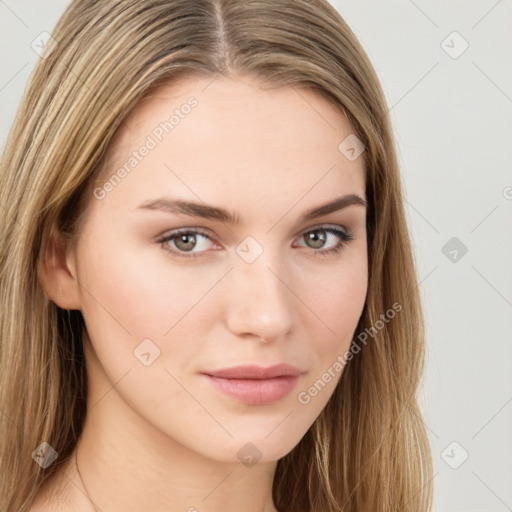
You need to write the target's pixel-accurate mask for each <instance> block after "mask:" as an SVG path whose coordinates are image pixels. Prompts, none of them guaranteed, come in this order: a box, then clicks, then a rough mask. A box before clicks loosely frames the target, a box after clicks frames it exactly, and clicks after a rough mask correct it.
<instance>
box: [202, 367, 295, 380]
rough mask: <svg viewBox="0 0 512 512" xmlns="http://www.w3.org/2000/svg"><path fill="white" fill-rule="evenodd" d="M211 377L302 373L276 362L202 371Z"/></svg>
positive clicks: (265, 377)
mask: <svg viewBox="0 0 512 512" xmlns="http://www.w3.org/2000/svg"><path fill="white" fill-rule="evenodd" d="M202 373H204V374H205V375H210V376H212V377H222V378H224V379H271V378H273V377H290V376H291V377H295V376H297V375H300V374H301V373H302V371H301V370H299V369H298V368H295V366H290V365H289V364H284V363H281V364H276V365H274V366H268V367H263V366H257V365H242V366H234V367H232V368H223V369H221V370H213V371H208V372H202Z"/></svg>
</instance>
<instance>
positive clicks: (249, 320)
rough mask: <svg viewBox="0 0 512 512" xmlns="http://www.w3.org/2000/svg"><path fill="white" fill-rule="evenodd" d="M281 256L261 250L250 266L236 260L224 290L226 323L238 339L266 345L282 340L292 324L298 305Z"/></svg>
mask: <svg viewBox="0 0 512 512" xmlns="http://www.w3.org/2000/svg"><path fill="white" fill-rule="evenodd" d="M282 259H283V258H282V255H281V256H279V254H275V252H273V251H271V250H265V251H263V253H262V254H261V256H260V257H258V258H257V259H256V260H255V261H253V262H252V263H248V262H247V261H245V260H244V259H243V258H239V259H238V258H236V261H235V262H234V268H233V269H232V270H231V272H230V275H229V276H228V279H227V283H226V288H227V289H228V290H227V292H226V295H224V297H226V300H227V303H226V310H227V313H226V314H227V324H228V328H229V329H230V332H232V333H233V334H235V335H237V336H240V337H249V336H251V335H252V336H255V337H256V338H257V339H258V340H259V342H260V343H261V340H260V338H263V339H264V340H265V341H267V342H271V341H277V340H279V339H283V338H285V337H286V336H287V335H288V334H289V333H290V332H291V330H292V328H293V325H294V322H296V314H297V312H296V310H295V309H294V308H295V307H296V304H297V302H299V301H298V300H297V298H296V296H295V295H294V293H293V290H292V287H291V286H290V284H289V282H288V281H289V280H290V277H289V272H287V271H286V269H285V265H284V262H283V261H282Z"/></svg>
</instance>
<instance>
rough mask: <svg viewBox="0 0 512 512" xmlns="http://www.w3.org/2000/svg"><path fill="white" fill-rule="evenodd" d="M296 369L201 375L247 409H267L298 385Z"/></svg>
mask: <svg viewBox="0 0 512 512" xmlns="http://www.w3.org/2000/svg"><path fill="white" fill-rule="evenodd" d="M301 373H303V372H302V371H301V370H299V369H298V368H295V367H294V366H290V365H287V364H278V365H274V366H269V367H267V368H265V367H261V366H254V365H246V366H236V367H233V368H224V369H222V370H215V371H209V372H203V375H204V376H205V377H206V378H207V379H208V381H209V382H210V383H211V384H212V385H213V386H214V387H215V388H216V389H217V390H219V391H222V392H223V393H224V394H226V395H228V396H230V397H231V398H234V399H236V400H237V401H238V402H240V403H243V404H246V405H266V404H270V403H272V402H276V401H278V400H280V399H282V398H284V397H285V396H286V395H288V394H289V393H290V392H291V391H292V390H293V388H294V387H295V386H296V385H297V382H298V381H299V378H300V374H301Z"/></svg>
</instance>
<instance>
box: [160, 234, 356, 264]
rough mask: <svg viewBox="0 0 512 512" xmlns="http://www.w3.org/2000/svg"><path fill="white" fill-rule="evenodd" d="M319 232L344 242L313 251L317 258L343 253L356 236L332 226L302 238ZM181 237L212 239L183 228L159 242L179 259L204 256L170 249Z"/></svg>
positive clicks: (206, 235)
mask: <svg viewBox="0 0 512 512" xmlns="http://www.w3.org/2000/svg"><path fill="white" fill-rule="evenodd" d="M317 231H325V232H326V233H331V234H333V235H337V236H339V237H340V238H341V240H342V241H340V242H338V244H336V246H335V247H333V248H331V249H327V250H318V251H315V250H314V249H311V250H312V251H313V252H314V253H315V256H316V255H317V254H318V255H320V256H332V255H335V254H337V253H339V252H341V251H342V250H343V249H344V248H345V246H346V245H347V244H348V243H349V242H351V241H352V240H354V236H353V234H352V233H349V232H346V231H343V230H341V229H338V228H334V227H331V226H320V227H318V228H314V229H310V230H308V231H305V232H304V233H303V234H302V235H301V236H304V235H307V234H309V233H315V232H317ZM180 235H202V236H205V237H206V238H208V239H210V237H209V236H208V234H207V233H206V232H205V231H203V230H201V229H189V228H183V229H179V230H176V231H173V232H171V233H169V234H167V235H165V236H164V237H162V238H160V239H159V240H157V242H158V243H159V244H160V245H161V246H162V248H163V249H164V250H165V251H167V252H170V253H172V254H174V255H176V256H178V257H179V258H197V257H199V256H201V254H202V253H201V252H199V253H189V254H185V253H183V252H180V251H177V250H175V249H170V248H169V246H168V245H166V244H167V242H170V241H171V240H174V239H175V238H177V237H178V236H180Z"/></svg>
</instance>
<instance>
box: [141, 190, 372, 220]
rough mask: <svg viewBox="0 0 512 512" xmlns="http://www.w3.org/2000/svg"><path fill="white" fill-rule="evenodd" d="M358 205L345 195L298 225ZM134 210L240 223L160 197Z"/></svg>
mask: <svg viewBox="0 0 512 512" xmlns="http://www.w3.org/2000/svg"><path fill="white" fill-rule="evenodd" d="M353 205H359V206H364V207H365V208H367V207H368V203H367V202H366V200H365V199H363V198H362V197H360V196H358V195H357V194H347V195H344V196H341V197H337V198H336V199H334V200H332V201H329V202H328V203H325V204H322V205H320V206H315V207H314V208H311V209H310V210H307V211H306V212H304V213H303V214H302V216H301V217H300V219H299V222H300V223H303V222H308V221H310V220H312V219H316V218H317V217H321V216H323V215H328V214H329V213H333V212H336V211H339V210H343V209H345V208H348V207H349V206H353ZM136 209H142V210H162V211H167V212H170V213H175V214H181V215H189V216H191V217H202V218H203V219H212V220H218V221H220V222H224V223H227V224H232V225H237V224H239V223H240V217H239V216H238V214H236V213H235V212H231V211H229V210H226V209H225V208H221V207H219V206H211V205H207V204H202V203H196V202H193V201H182V200H179V199H172V198H169V197H160V198H158V199H150V200H148V201H144V202H143V203H141V204H140V205H139V206H138V207H137V208H136Z"/></svg>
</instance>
